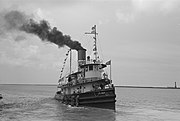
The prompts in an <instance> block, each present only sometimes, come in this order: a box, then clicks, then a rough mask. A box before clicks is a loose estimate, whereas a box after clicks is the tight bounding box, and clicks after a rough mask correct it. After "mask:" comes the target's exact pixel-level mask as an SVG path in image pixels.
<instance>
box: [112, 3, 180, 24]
mask: <svg viewBox="0 0 180 121" xmlns="http://www.w3.org/2000/svg"><path fill="white" fill-rule="evenodd" d="M179 6H180V1H179V0H131V2H129V3H128V4H126V5H124V6H121V7H120V8H119V9H117V10H116V12H115V15H116V17H117V19H118V21H120V22H125V23H129V22H133V21H135V20H136V19H138V17H139V16H142V15H146V14H150V15H151V14H162V15H168V14H169V13H172V12H174V11H176V10H177V9H178V8H179Z"/></svg>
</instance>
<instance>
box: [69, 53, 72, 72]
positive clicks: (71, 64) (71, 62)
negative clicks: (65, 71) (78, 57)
mask: <svg viewBox="0 0 180 121" xmlns="http://www.w3.org/2000/svg"><path fill="white" fill-rule="evenodd" d="M69 52H70V59H69V61H70V63H69V67H70V74H71V65H72V64H71V63H72V51H71V49H70V50H69Z"/></svg>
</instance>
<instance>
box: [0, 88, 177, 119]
mask: <svg viewBox="0 0 180 121" xmlns="http://www.w3.org/2000/svg"><path fill="white" fill-rule="evenodd" d="M55 92H56V86H33V85H0V93H1V94H3V97H4V99H3V100H1V101H0V120H1V121H11V120H12V121H180V90H171V89H136V88H116V94H117V102H116V109H117V111H116V112H113V111H109V110H103V109H94V108H79V107H70V106H66V105H64V104H61V103H59V102H58V101H56V100H54V99H53V96H54V94H55Z"/></svg>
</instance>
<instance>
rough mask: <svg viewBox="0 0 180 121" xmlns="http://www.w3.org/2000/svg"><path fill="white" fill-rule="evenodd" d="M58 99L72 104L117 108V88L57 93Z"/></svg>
mask: <svg viewBox="0 0 180 121" xmlns="http://www.w3.org/2000/svg"><path fill="white" fill-rule="evenodd" d="M55 98H56V99H58V100H60V101H62V102H63V103H65V104H68V105H71V106H87V107H96V108H103V109H111V110H115V102H116V100H115V98H116V95H115V89H114V88H111V89H101V90H96V91H90V92H86V93H78V94H71V95H62V94H56V96H55Z"/></svg>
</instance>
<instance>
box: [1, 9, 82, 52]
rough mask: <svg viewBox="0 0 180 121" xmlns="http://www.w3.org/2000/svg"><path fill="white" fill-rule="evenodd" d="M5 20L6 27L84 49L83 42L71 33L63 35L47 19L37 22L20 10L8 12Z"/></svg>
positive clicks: (45, 39)
mask: <svg viewBox="0 0 180 121" xmlns="http://www.w3.org/2000/svg"><path fill="white" fill-rule="evenodd" d="M4 20H5V21H6V29H11V30H13V29H15V30H20V31H24V32H26V33H31V34H34V35H37V36H38V37H39V38H40V39H41V40H42V41H48V42H51V43H54V44H56V45H58V47H63V46H68V47H69V48H71V49H75V50H80V49H83V47H82V46H81V43H79V42H78V41H74V40H72V39H71V37H70V36H69V35H63V33H62V32H61V31H59V30H57V28H56V27H54V28H53V29H52V28H51V27H50V24H49V23H48V22H47V21H46V20H41V21H40V22H36V21H35V20H33V19H30V17H29V16H27V15H25V14H24V13H23V12H20V11H10V12H8V13H6V14H5V16H4Z"/></svg>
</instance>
